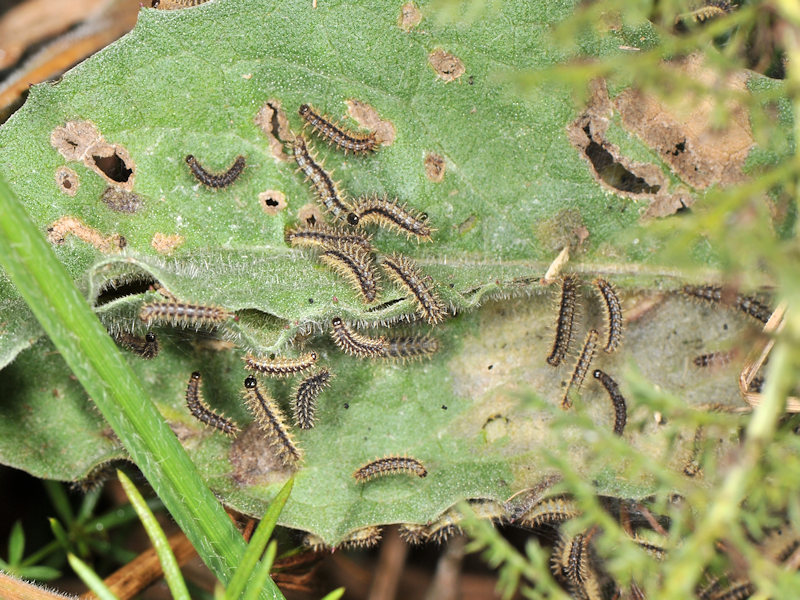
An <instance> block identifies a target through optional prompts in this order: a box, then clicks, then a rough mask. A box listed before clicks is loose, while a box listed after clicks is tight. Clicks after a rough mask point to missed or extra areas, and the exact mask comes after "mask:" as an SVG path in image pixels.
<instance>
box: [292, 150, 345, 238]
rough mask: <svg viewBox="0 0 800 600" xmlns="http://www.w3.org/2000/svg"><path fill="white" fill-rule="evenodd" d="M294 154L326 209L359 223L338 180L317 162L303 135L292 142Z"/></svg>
mask: <svg viewBox="0 0 800 600" xmlns="http://www.w3.org/2000/svg"><path fill="white" fill-rule="evenodd" d="M292 154H293V155H294V160H295V162H296V163H297V166H298V167H300V170H301V171H302V172H303V173H304V174H305V176H306V181H311V185H312V186H313V187H314V192H315V193H316V195H317V199H318V200H319V201H320V202H321V203H322V205H323V206H324V207H325V209H326V210H327V211H328V212H329V213H331V214H333V216H334V217H336V218H337V219H340V220H342V221H346V222H347V223H349V224H350V225H358V215H356V214H355V213H354V212H353V209H352V208H351V207H350V206H348V205H347V203H346V202H345V201H344V200H343V199H342V197H341V194H340V192H339V189H338V187H337V185H336V182H334V181H333V179H331V176H330V175H328V174H327V173H326V172H325V170H324V169H323V168H322V167H321V166H320V165H318V164H317V163H316V161H315V160H314V157H313V156H312V155H311V153H310V152H309V150H308V148H307V146H306V140H305V138H304V137H303V136H302V135H298V136H295V138H294V141H293V142H292Z"/></svg>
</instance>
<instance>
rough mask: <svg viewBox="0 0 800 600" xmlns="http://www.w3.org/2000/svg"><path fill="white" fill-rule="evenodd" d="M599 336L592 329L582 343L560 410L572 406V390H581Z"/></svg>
mask: <svg viewBox="0 0 800 600" xmlns="http://www.w3.org/2000/svg"><path fill="white" fill-rule="evenodd" d="M599 336H600V334H599V333H597V330H596V329H592V330H591V331H590V332H589V333H588V334H586V340H585V341H584V342H583V350H581V354H580V356H579V357H578V361H577V362H576V363H575V369H574V370H573V371H572V378H571V379H570V380H569V383H568V384H567V389H566V390H565V391H564V397H563V398H562V400H561V408H564V409H567V408H569V407H570V406H572V399H571V398H570V392H571V391H572V390H573V389H575V390H576V391H577V390H579V389H581V385H583V380H584V378H585V377H586V372H587V371H588V370H589V366H590V365H591V364H592V359H593V358H594V354H595V352H596V351H597V338H598V337H599Z"/></svg>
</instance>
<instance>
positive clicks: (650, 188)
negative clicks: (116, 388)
mask: <svg viewBox="0 0 800 600" xmlns="http://www.w3.org/2000/svg"><path fill="white" fill-rule="evenodd" d="M583 131H584V132H585V133H586V137H587V138H588V139H589V143H588V144H587V145H586V147H585V148H584V150H583V152H584V154H585V155H586V158H588V159H589V162H591V163H592V166H593V167H594V170H595V172H596V173H597V175H598V176H599V177H600V178H601V179H602V180H603V181H605V182H606V183H607V184H608V185H610V186H611V187H614V188H616V189H618V190H619V191H621V192H629V193H631V194H655V193H657V192H658V190H659V189H661V186H660V185H656V184H653V185H650V184H649V183H648V182H647V181H646V180H645V179H644V178H643V177H639V176H638V175H635V174H634V173H631V172H630V171H629V170H628V169H626V168H625V165H623V164H622V163H621V162H619V161H618V160H617V158H616V157H615V156H614V155H613V154H612V153H611V152H609V150H607V149H606V148H605V147H604V145H603V143H597V142H596V141H595V140H594V138H593V136H592V132H591V127H590V125H589V124H586V125H585V126H584V128H583Z"/></svg>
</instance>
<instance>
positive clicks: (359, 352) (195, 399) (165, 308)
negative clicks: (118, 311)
mask: <svg viewBox="0 0 800 600" xmlns="http://www.w3.org/2000/svg"><path fill="white" fill-rule="evenodd" d="M162 293H164V292H163V291H162ZM139 317H140V319H141V320H142V321H144V323H145V324H146V325H148V326H150V325H152V324H155V323H168V324H172V325H179V324H183V323H191V324H194V325H195V327H198V328H199V327H201V326H204V327H214V326H216V325H219V324H220V323H222V322H224V321H226V320H228V319H232V318H235V315H234V314H233V313H230V312H228V311H225V310H224V309H222V308H219V307H212V306H199V305H192V304H186V303H182V302H177V301H175V300H174V299H172V300H170V301H164V302H150V303H147V304H144V305H143V306H142V308H141V310H140V313H139ZM331 337H332V338H333V340H334V342H335V343H336V345H337V346H339V347H340V348H341V349H342V350H344V351H345V352H346V353H348V354H351V355H355V356H358V357H361V358H394V359H402V360H410V359H414V358H419V357H421V356H424V355H428V354H431V353H433V352H435V351H436V350H437V349H438V342H437V341H436V340H435V339H434V338H430V337H428V336H411V337H397V338H385V337H378V338H368V337H366V336H363V335H360V334H358V333H356V332H355V331H353V330H352V329H351V328H349V327H348V326H347V325H346V324H345V323H344V322H343V321H342V319H341V318H339V317H335V318H334V319H333V320H332V329H331ZM115 338H116V340H117V342H118V343H119V344H120V345H123V346H125V347H127V348H128V349H130V350H132V351H134V352H136V353H137V354H139V355H140V356H141V357H142V358H146V359H150V358H154V357H155V356H156V355H157V354H158V348H159V347H158V340H157V338H156V336H155V334H154V333H152V332H148V333H147V334H146V335H145V336H144V337H139V336H136V335H133V334H129V333H120V334H117V335H116V336H115ZM317 359H318V355H317V353H316V352H314V351H311V352H307V353H305V354H303V355H301V356H299V357H297V358H287V357H281V356H274V355H272V356H270V357H267V358H263V357H257V356H254V355H253V354H250V353H248V354H245V355H244V357H243V360H244V366H245V368H246V369H247V370H249V371H251V372H253V373H258V374H260V375H263V376H266V377H271V378H285V377H292V376H295V375H301V374H303V375H304V378H303V379H302V380H301V381H300V383H299V384H298V385H297V386H296V387H295V390H294V392H293V395H292V412H293V417H294V422H295V424H296V425H297V426H298V427H299V428H300V429H311V428H312V427H314V421H315V415H316V412H317V398H318V396H319V394H320V392H322V391H323V390H324V389H325V388H327V387H328V386H329V385H330V382H331V379H332V378H333V374H332V373H331V371H330V370H329V369H327V368H315V365H316V362H317ZM201 381H202V377H201V374H200V373H199V372H197V371H195V372H194V373H192V375H191V377H190V378H189V383H188V386H187V389H186V406H187V408H188V409H189V412H190V413H191V414H192V415H193V416H194V417H195V418H196V419H197V420H199V421H200V422H202V423H204V424H205V425H207V426H210V427H213V428H214V429H217V430H218V431H220V432H222V433H224V434H227V435H232V436H235V435H237V434H238V433H239V427H238V425H237V424H236V423H234V422H233V421H232V420H230V419H228V418H226V417H225V416H224V415H221V414H218V413H215V412H214V411H213V410H212V409H211V408H210V407H209V406H208V405H207V404H206V403H205V401H204V400H203V396H202V392H201V389H200V385H201ZM244 398H245V401H246V403H247V406H248V407H249V409H250V411H251V412H252V414H253V416H254V418H255V420H256V422H257V423H258V426H259V427H260V429H261V430H262V431H263V432H264V434H265V435H266V438H267V439H268V441H269V442H270V445H271V446H272V448H273V449H274V450H275V453H276V456H277V457H278V458H279V459H280V461H281V463H282V464H283V465H284V466H285V467H287V468H295V467H296V466H297V464H298V463H299V462H300V460H301V459H302V452H301V451H300V449H299V448H298V446H297V443H296V442H295V441H294V439H293V437H292V435H291V432H290V430H289V428H288V427H287V425H286V423H285V418H284V415H283V413H282V411H281V409H280V407H279V406H278V404H277V403H276V402H275V401H274V400H273V399H272V398H271V397H270V396H269V394H268V393H267V392H266V390H264V389H263V388H262V387H260V386H259V385H258V381H257V379H256V378H255V377H254V376H253V375H249V376H248V377H247V378H246V379H245V381H244ZM403 472H404V473H409V474H412V475H416V476H418V477H425V476H426V475H427V470H426V468H425V467H424V465H423V464H422V463H421V462H420V461H418V460H417V459H415V458H411V457H407V456H395V455H391V456H386V457H383V458H377V459H375V460H373V461H370V462H368V463H366V464H364V465H363V466H361V467H360V468H359V469H357V470H356V471H355V472H354V473H353V477H354V478H355V479H356V481H358V482H366V481H368V480H370V479H372V478H373V477H378V476H381V475H386V474H392V473H403Z"/></svg>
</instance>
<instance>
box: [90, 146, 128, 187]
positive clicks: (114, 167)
mask: <svg viewBox="0 0 800 600" xmlns="http://www.w3.org/2000/svg"><path fill="white" fill-rule="evenodd" d="M92 160H93V161H94V164H95V165H97V168H98V169H100V170H101V171H102V172H103V173H104V174H105V176H106V177H108V178H109V179H111V180H112V181H116V182H117V183H126V182H127V181H128V179H130V177H131V175H133V171H132V170H131V169H129V168H128V165H127V164H126V163H125V161H124V160H123V159H122V158H121V157H120V156H119V155H118V154H117V153H116V152H115V153H114V154H112V155H111V156H101V155H99V154H93V155H92Z"/></svg>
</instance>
